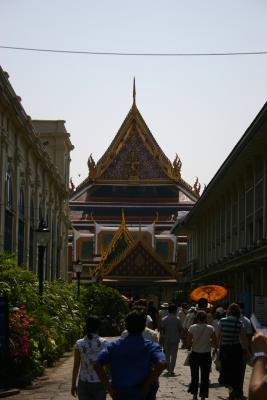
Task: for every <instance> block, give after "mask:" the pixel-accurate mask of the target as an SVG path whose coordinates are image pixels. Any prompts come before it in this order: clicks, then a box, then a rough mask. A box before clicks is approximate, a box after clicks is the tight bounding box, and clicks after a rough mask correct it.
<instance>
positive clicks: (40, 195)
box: [0, 68, 73, 279]
mask: <svg viewBox="0 0 267 400" xmlns="http://www.w3.org/2000/svg"><path fill="white" fill-rule="evenodd" d="M39 122H40V124H42V123H43V125H44V126H46V123H45V121H39ZM53 122H54V123H55V124H57V125H58V126H59V127H60V129H61V132H60V133H59V137H58V138H56V139H55V140H56V144H57V145H56V152H57V154H59V155H60V156H59V157H57V159H56V162H57V168H58V172H57V171H56V168H55V165H54V164H53V163H52V158H50V157H49V154H48V152H47V149H46V147H45V146H43V144H42V142H43V139H42V140H40V137H38V134H36V130H34V128H33V125H32V124H31V122H29V117H27V115H26V113H25V111H24V109H23V108H22V107H21V104H20V102H18V99H17V97H16V96H15V95H14V90H13V89H12V87H11V85H10V83H9V81H8V80H7V79H6V75H5V74H4V72H3V70H2V69H1V68H0V252H2V251H3V249H4V229H5V209H6V202H5V177H6V172H7V171H8V170H10V172H11V175H12V180H13V194H14V201H13V205H14V209H13V238H12V250H13V252H14V253H15V254H16V255H17V254H18V204H19V191H20V187H21V186H23V188H24V195H25V221H24V224H25V225H24V226H25V228H24V229H25V230H24V238H25V240H24V245H25V248H24V261H23V263H24V265H25V268H26V269H29V227H30V215H29V214H30V213H29V207H30V199H31V196H32V197H33V201H34V211H35V221H34V225H35V229H37V227H38V224H39V205H40V204H41V205H42V207H43V211H44V215H48V218H49V229H50V231H51V232H50V241H49V246H48V268H47V278H48V279H54V278H55V277H56V274H55V270H53V268H54V269H55V258H56V257H55V253H56V251H55V250H54V256H53V254H52V245H54V248H58V249H59V255H58V259H59V271H58V276H61V277H63V278H67V265H68V263H67V245H68V244H67V236H68V206H67V205H68V182H69V163H70V151H71V150H72V149H73V146H72V144H71V142H70V139H69V134H68V133H67V131H66V129H65V126H64V121H53ZM48 126H50V121H48ZM52 134H53V133H52ZM51 155H52V154H51ZM62 158H64V161H65V160H66V162H65V165H64V166H63V165H62ZM52 227H54V229H56V228H58V230H59V232H60V235H59V238H56V237H54V243H52ZM55 227H56V228H55ZM34 236H35V237H34V244H33V248H34V261H33V270H34V272H37V261H38V260H37V242H36V234H35V235H34Z"/></svg>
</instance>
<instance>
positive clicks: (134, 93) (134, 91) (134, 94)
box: [133, 77, 136, 105]
mask: <svg viewBox="0 0 267 400" xmlns="http://www.w3.org/2000/svg"><path fill="white" fill-rule="evenodd" d="M135 97H136V90H135V77H134V80H133V104H134V105H135Z"/></svg>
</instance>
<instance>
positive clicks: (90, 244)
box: [70, 91, 200, 298]
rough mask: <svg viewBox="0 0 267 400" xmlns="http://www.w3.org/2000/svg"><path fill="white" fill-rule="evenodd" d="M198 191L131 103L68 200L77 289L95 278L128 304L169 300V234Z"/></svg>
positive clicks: (172, 282)
mask: <svg viewBox="0 0 267 400" xmlns="http://www.w3.org/2000/svg"><path fill="white" fill-rule="evenodd" d="M134 93H135V91H134ZM199 189H200V187H199V183H198V182H196V184H195V185H194V186H193V187H191V186H190V185H189V184H187V183H186V182H185V181H184V180H183V179H182V177H181V161H180V159H179V157H178V156H177V155H176V157H175V160H174V161H173V163H171V162H170V160H169V159H168V158H167V157H166V155H165V154H164V152H163V151H162V149H161V148H160V146H159V145H158V143H157V142H156V140H155V138H154V136H153V135H152V133H151V132H150V131H149V129H148V127H147V125H146V123H145V121H144V119H143V117H142V115H141V114H140V112H139V110H138V108H137V106H136V102H135V96H134V99H133V104H132V107H131V109H130V111H129V113H128V115H127V116H126V118H125V120H124V122H123V123H122V125H121V127H120V129H119V131H118V133H117V134H116V135H115V137H114V139H113V141H112V143H111V144H110V146H109V147H108V149H107V150H106V151H105V153H104V154H103V156H102V157H101V158H100V160H99V161H98V162H97V163H95V162H94V160H93V158H92V155H90V156H89V158H88V177H87V178H86V179H85V180H84V181H83V182H82V183H81V184H80V185H79V186H78V187H77V188H76V189H75V188H73V192H72V194H71V198H70V219H71V223H72V226H73V228H74V234H73V248H72V262H74V263H75V262H77V260H79V262H82V263H83V272H82V278H83V279H84V282H90V274H91V275H92V274H94V273H95V272H97V276H98V278H99V277H100V278H101V280H102V281H103V282H104V283H106V284H108V285H111V286H113V287H116V288H117V289H119V290H120V291H121V292H122V293H124V294H125V295H128V296H130V297H132V296H133V297H137V296H139V297H140V296H147V295H148V294H149V295H151V296H152V294H154V295H155V293H156V294H157V297H158V298H163V297H164V298H166V297H168V296H170V293H171V292H172V293H173V291H175V290H176V286H177V279H178V276H179V274H178V270H179V262H180V261H181V256H180V255H179V254H177V237H176V235H173V234H171V233H170V229H171V228H172V226H173V222H174V221H175V220H176V219H177V218H179V217H180V216H181V215H184V214H185V213H188V212H189V211H190V210H191V208H192V206H193V205H194V203H195V201H196V200H197V198H198V195H199ZM181 240H184V245H185V246H186V241H185V238H181ZM181 248H182V245H181ZM152 265H153V266H154V267H153V268H152V267H151V266H152Z"/></svg>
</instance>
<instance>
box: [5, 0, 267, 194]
mask: <svg viewBox="0 0 267 400" xmlns="http://www.w3.org/2000/svg"><path fill="white" fill-rule="evenodd" d="M0 15H1V23H0V45H2V46H15V47H30V48H41V49H61V50H75V51H95V52H125V53H127V52H128V53H129V52H131V53H132V52H137V53H205V52H209V53H210V52H212V53H213V52H253V51H267V24H266V20H267V2H266V0H250V1H249V0H235V1H233V0H224V1H221V0H202V1H199V0H165V1H163V0H135V1H128V0H113V1H111V0H98V1H91V0H75V1H70V0H46V1H41V0H23V1H22V0H0ZM0 64H1V66H2V68H3V69H4V70H6V71H7V72H8V73H9V75H10V83H11V84H12V86H13V88H14V89H15V91H16V93H17V95H19V96H20V97H21V98H22V105H23V107H24V108H25V110H26V112H27V114H29V115H30V116H31V117H32V119H50V120H51V119H63V120H65V121H66V128H67V130H68V132H69V133H70V135H71V141H72V143H73V145H74V146H75V149H74V150H73V151H72V153H71V159H72V161H71V172H70V176H71V177H72V179H73V182H74V184H75V185H77V184H79V183H80V182H81V181H82V180H84V179H85V178H86V177H87V174H88V169H87V159H88V156H89V155H90V154H91V153H92V155H93V158H94V160H95V161H96V162H97V160H98V159H99V158H100V157H101V156H102V154H103V153H104V151H105V150H106V148H107V147H108V146H109V144H110V142H111V141H112V139H113V137H114V136H115V134H116V133H117V131H118V130H119V128H120V126H121V124H122V122H123V120H124V118H125V117H126V115H127V113H128V111H129V109H130V107H131V105H132V86H133V78H134V77H135V79H136V103H137V106H138V109H139V111H140V112H141V114H142V116H143V118H144V120H145V121H146V124H147V125H148V127H149V129H150V131H151V132H152V134H153V135H154V137H155V139H156V140H157V142H158V144H159V145H160V146H161V148H162V150H163V151H164V152H165V154H166V155H167V157H168V158H169V159H170V160H171V161H173V160H174V158H175V154H176V153H177V154H178V155H179V157H180V159H181V161H182V170H181V173H182V178H183V179H184V180H185V181H186V182H188V183H189V184H191V185H193V184H194V181H195V178H196V176H198V178H199V181H200V183H201V184H202V188H203V185H204V184H208V182H209V181H210V180H211V179H212V177H213V176H214V174H215V173H216V171H217V170H218V168H219V167H220V166H221V164H222V163H223V161H224V160H225V158H226V157H227V156H228V154H229V153H230V151H231V150H232V148H233V147H234V145H235V144H236V143H237V142H238V140H239V139H240V138H241V136H242V135H243V133H244V132H245V130H246V129H247V128H248V126H249V125H250V123H251V122H252V121H253V119H254V118H255V116H256V115H257V114H258V112H259V111H260V109H261V108H262V106H263V105H264V103H265V102H266V100H267V98H266V97H267V73H266V71H267V54H266V55H250V56H248V55H242V56H228V57H226V56H224V57H222V56H221V57H214V56H213V57H155V56H154V57H153V56H151V57H144V56H139V57H138V56H124V57H123V56H117V57H116V56H104V55H77V54H57V53H46V52H43V53H40V52H26V51H18V50H8V49H1V48H0Z"/></svg>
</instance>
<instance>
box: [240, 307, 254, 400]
mask: <svg viewBox="0 0 267 400" xmlns="http://www.w3.org/2000/svg"><path fill="white" fill-rule="evenodd" d="M237 304H238V306H239V308H240V312H241V315H240V318H239V321H240V322H241V323H242V325H243V328H244V331H245V334H246V337H247V345H248V347H249V351H250V345H251V339H252V336H253V330H252V325H251V322H250V320H249V319H248V318H247V317H246V316H245V315H244V303H243V302H241V301H239V302H238V303H237ZM241 345H242V349H243V363H242V380H241V385H240V392H241V395H242V396H243V386H244V379H245V373H246V367H247V362H248V361H249V358H250V353H248V352H247V349H246V346H245V347H244V345H243V344H242V343H241Z"/></svg>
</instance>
